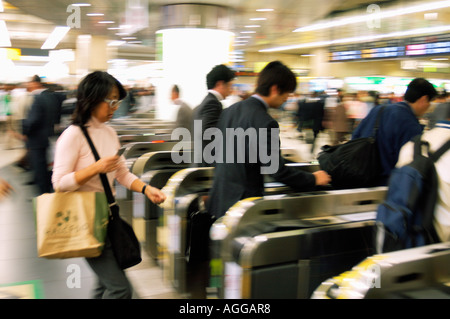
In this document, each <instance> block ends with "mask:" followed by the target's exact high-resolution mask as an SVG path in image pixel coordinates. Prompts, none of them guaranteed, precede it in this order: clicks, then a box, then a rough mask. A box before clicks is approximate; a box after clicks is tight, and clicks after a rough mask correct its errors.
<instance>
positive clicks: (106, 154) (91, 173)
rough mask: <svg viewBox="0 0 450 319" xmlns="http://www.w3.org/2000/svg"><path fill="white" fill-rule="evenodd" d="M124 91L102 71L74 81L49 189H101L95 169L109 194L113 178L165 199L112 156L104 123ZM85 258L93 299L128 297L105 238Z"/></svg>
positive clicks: (113, 142)
mask: <svg viewBox="0 0 450 319" xmlns="http://www.w3.org/2000/svg"><path fill="white" fill-rule="evenodd" d="M125 96H126V91H125V89H124V88H123V86H122V85H121V84H120V82H119V81H118V80H117V79H115V78H114V77H113V76H111V75H110V74H108V73H107V72H101V71H95V72H93V73H90V74H89V75H87V76H86V77H85V78H84V79H83V80H82V81H81V82H80V84H79V86H78V90H77V105H76V108H75V111H74V114H73V123H72V125H70V126H69V127H68V128H67V129H66V130H65V131H64V132H63V133H62V134H61V136H60V137H59V139H58V141H57V142H56V147H55V159H54V167H53V177H52V182H53V187H54V189H55V190H58V191H88V192H104V188H103V185H102V183H101V180H100V176H99V174H100V173H105V174H106V175H107V177H108V181H109V183H110V185H111V189H112V191H113V193H115V190H114V180H117V181H118V182H119V183H120V184H122V185H123V186H125V187H126V188H128V189H130V190H132V191H135V192H142V193H143V194H145V195H146V196H147V197H148V198H149V199H150V200H151V201H152V202H153V203H156V204H160V203H162V202H163V201H164V200H165V198H166V197H165V195H164V193H162V192H161V191H160V190H159V189H157V188H155V187H152V186H150V185H146V184H145V183H144V182H142V181H141V180H140V179H139V178H138V177H137V176H135V175H134V174H132V173H131V172H130V171H129V170H128V168H127V166H126V164H125V159H124V157H123V156H118V155H117V151H118V150H119V148H120V143H119V139H118V136H117V133H116V132H115V131H114V129H113V128H111V127H110V126H108V125H107V124H106V123H107V122H108V121H109V120H111V119H112V117H113V114H114V112H115V111H116V110H117V108H118V107H119V104H120V101H121V100H122V99H123V98H125ZM81 126H84V127H86V128H87V132H88V134H89V136H90V138H91V140H92V142H93V144H94V146H95V148H96V149H97V152H98V153H99V156H100V160H98V161H96V160H95V158H94V155H93V153H92V151H91V148H90V146H89V144H88V142H87V139H86V137H85V136H84V134H83V132H82V130H81ZM87 262H88V264H89V265H90V266H91V268H92V270H93V271H94V272H95V273H96V275H97V276H98V287H97V288H96V289H95V291H94V296H93V297H94V298H131V296H132V289H131V285H130V283H129V281H128V279H127V277H126V276H125V273H124V271H123V270H122V269H121V268H120V267H119V266H118V265H117V262H116V260H115V258H114V255H113V253H112V249H111V246H110V243H109V240H108V237H107V238H106V241H105V247H104V249H103V252H102V254H101V255H100V256H99V257H96V258H87Z"/></svg>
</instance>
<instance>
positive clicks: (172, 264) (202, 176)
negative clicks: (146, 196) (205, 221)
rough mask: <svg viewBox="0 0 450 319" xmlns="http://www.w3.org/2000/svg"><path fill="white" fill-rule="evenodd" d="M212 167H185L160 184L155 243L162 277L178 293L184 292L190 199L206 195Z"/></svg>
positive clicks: (211, 175) (185, 291) (210, 184)
mask: <svg viewBox="0 0 450 319" xmlns="http://www.w3.org/2000/svg"><path fill="white" fill-rule="evenodd" d="M213 177H214V168H212V167H199V168H186V169H183V170H180V171H178V172H177V173H175V174H174V175H173V176H172V177H171V178H170V179H169V180H168V181H167V184H166V186H165V187H164V188H163V192H164V193H165V194H166V196H167V199H166V201H165V202H164V204H163V209H164V217H163V226H162V227H160V228H158V232H157V233H158V238H157V241H158V246H159V247H160V249H161V255H162V259H161V266H162V267H163V272H164V278H165V279H166V280H168V281H169V282H171V284H172V285H173V287H174V288H175V289H176V290H177V291H178V292H179V293H180V294H186V293H187V283H186V278H187V276H188V274H187V263H186V258H185V251H186V232H187V223H188V218H189V215H188V214H189V213H190V212H191V210H190V209H189V208H191V209H192V210H195V208H193V207H192V203H196V201H197V202H198V199H201V198H202V197H203V196H207V194H208V191H209V189H210V188H211V186H212V183H213Z"/></svg>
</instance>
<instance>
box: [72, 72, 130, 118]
mask: <svg viewBox="0 0 450 319" xmlns="http://www.w3.org/2000/svg"><path fill="white" fill-rule="evenodd" d="M114 86H116V87H117V89H118V90H119V100H123V99H124V98H125V97H126V96H127V91H125V89H124V87H123V86H122V84H121V83H120V82H119V81H118V80H117V79H116V78H115V77H113V76H112V75H110V74H109V73H107V72H103V71H94V72H92V73H90V74H88V75H87V76H86V77H85V78H84V79H83V80H82V81H81V82H80V84H79V85H78V89H77V105H76V107H75V111H74V113H73V124H74V125H85V124H86V123H87V121H88V120H89V118H90V117H91V114H92V111H93V110H94V109H95V108H96V107H97V105H99V104H100V103H101V102H103V100H104V99H106V98H107V97H108V95H109V94H110V92H111V90H112V88H113V87H114Z"/></svg>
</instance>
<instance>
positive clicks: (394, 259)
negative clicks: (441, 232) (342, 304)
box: [312, 242, 450, 299]
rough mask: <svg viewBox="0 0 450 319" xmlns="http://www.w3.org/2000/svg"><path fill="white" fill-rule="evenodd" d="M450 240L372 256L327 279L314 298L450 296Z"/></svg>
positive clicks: (427, 297)
mask: <svg viewBox="0 0 450 319" xmlns="http://www.w3.org/2000/svg"><path fill="white" fill-rule="evenodd" d="M449 264H450V243H449V242H446V243H439V244H433V245H428V246H423V247H418V248H411V249H405V250H400V251H395V252H390V253H386V254H379V255H374V256H370V257H368V258H367V259H365V260H364V261H362V262H360V263H358V264H357V265H356V266H354V267H353V268H351V269H350V268H349V269H348V271H345V272H343V273H341V274H340V275H339V276H335V277H333V278H330V279H328V280H326V281H324V282H323V283H322V284H321V285H320V286H319V287H318V288H317V289H316V290H315V291H314V294H313V295H312V298H314V299H450V286H449V283H450V268H449V267H448V265H449Z"/></svg>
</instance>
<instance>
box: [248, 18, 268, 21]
mask: <svg viewBox="0 0 450 319" xmlns="http://www.w3.org/2000/svg"><path fill="white" fill-rule="evenodd" d="M266 20H267V18H251V19H250V21H266Z"/></svg>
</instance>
